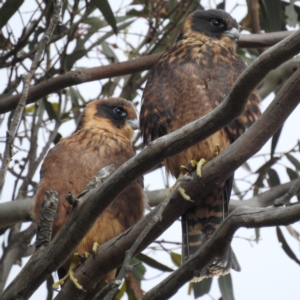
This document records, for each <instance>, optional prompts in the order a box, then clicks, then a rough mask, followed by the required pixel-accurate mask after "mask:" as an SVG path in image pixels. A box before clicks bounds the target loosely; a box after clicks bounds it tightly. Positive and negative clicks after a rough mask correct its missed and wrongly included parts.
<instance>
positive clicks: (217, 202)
mask: <svg viewBox="0 0 300 300" xmlns="http://www.w3.org/2000/svg"><path fill="white" fill-rule="evenodd" d="M231 186H232V178H230V179H229V180H228V181H227V182H226V184H224V185H222V186H220V187H219V188H218V189H216V190H215V191H214V192H213V193H212V194H210V195H208V196H207V197H206V198H205V199H203V201H202V204H201V205H200V206H197V207H193V208H191V209H189V210H187V211H186V212H185V213H184V214H183V215H182V217H181V224H182V261H183V262H185V261H187V260H188V259H189V258H190V257H192V256H193V255H195V253H196V252H197V251H198V250H199V249H200V248H201V246H202V245H203V244H204V243H205V242H206V241H207V240H208V239H209V238H210V237H211V235H212V234H213V232H214V231H215V230H216V228H217V227H218V226H219V224H220V223H221V222H222V220H223V218H224V217H225V216H226V215H227V208H228V202H229V197H230V191H231ZM231 269H234V270H236V271H240V270H241V268H240V265H239V263H238V261H237V258H236V256H235V254H234V252H233V250H232V249H231V247H230V248H229V249H228V250H227V251H226V252H225V254H224V255H222V256H219V257H215V258H214V259H213V260H212V261H211V262H209V263H208V264H207V265H206V266H205V267H204V268H203V269H202V270H200V272H199V273H200V276H199V277H196V278H194V279H193V281H200V280H202V279H203V278H206V277H212V276H216V275H225V274H227V273H229V272H230V270H231Z"/></svg>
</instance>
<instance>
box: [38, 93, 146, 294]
mask: <svg viewBox="0 0 300 300" xmlns="http://www.w3.org/2000/svg"><path fill="white" fill-rule="evenodd" d="M137 128H138V120H137V114H136V112H135V109H134V107H133V105H132V103H131V102H129V101H127V100H125V99H121V98H110V99H108V100H103V99H100V100H95V101H93V102H91V103H89V104H88V105H87V107H86V109H85V110H84V112H83V114H82V117H81V120H80V122H79V124H78V127H77V129H76V131H75V132H74V133H73V134H72V135H71V136H69V137H67V138H64V139H62V140H60V141H59V143H58V144H57V145H56V146H55V147H54V148H52V149H51V150H50V151H49V153H48V155H47V156H46V158H45V160H44V163H43V165H42V168H41V172H40V175H41V181H40V184H39V188H38V191H37V194H36V200H35V205H34V212H33V215H34V217H35V218H36V219H37V217H38V216H39V211H40V209H41V203H42V200H43V197H44V194H45V192H46V191H47V190H54V191H56V192H57V193H58V195H59V200H58V207H57V212H56V214H55V217H54V222H53V231H52V237H54V236H55V235H56V234H57V232H58V231H59V230H60V228H61V227H62V226H63V224H64V223H65V222H66V220H67V218H68V217H69V214H70V212H71V210H72V205H71V204H70V203H69V202H68V201H67V200H66V195H67V194H68V193H69V192H71V193H72V194H73V195H74V196H75V197H77V196H78V195H79V194H80V193H81V192H82V191H83V190H84V188H85V186H86V185H87V184H88V183H89V182H90V180H91V179H92V178H93V177H94V176H95V175H96V173H97V172H98V171H100V169H102V168H103V167H105V166H108V165H112V164H113V165H114V168H115V169H117V168H118V167H119V166H121V165H122V164H123V163H124V162H126V161H127V160H128V159H129V158H131V157H133V156H134V154H135V153H134V150H133V148H132V145H131V139H132V136H133V129H137ZM99 201H101V199H99ZM143 213H144V193H143V188H142V186H141V181H140V180H139V182H133V183H132V184H131V185H129V186H128V188H127V189H126V190H125V191H124V192H123V193H122V194H121V195H120V196H118V198H116V199H115V200H114V201H113V202H112V203H111V204H110V205H109V206H108V207H107V208H106V209H105V211H104V212H103V213H102V214H101V215H100V216H99V217H98V219H97V220H96V222H95V224H94V225H93V227H92V228H91V229H90V231H89V232H88V234H87V235H86V236H85V237H84V239H83V240H82V241H81V242H80V244H79V246H78V247H77V249H76V253H78V254H82V253H85V252H89V253H90V252H92V248H93V246H94V243H98V244H99V245H101V244H103V243H105V242H106V241H108V240H110V239H112V238H113V237H115V236H117V235H119V234H121V233H122V232H123V231H125V230H126V229H127V228H129V227H131V226H133V225H134V224H135V223H136V222H137V221H138V220H140V219H141V218H142V216H143ZM76 262H78V255H74V256H72V257H71V258H70V259H69V260H68V261H67V262H66V263H65V264H64V265H63V268H64V270H65V271H66V272H68V269H69V274H68V275H70V278H71V280H72V281H73V282H74V284H75V285H76V286H77V287H78V288H79V289H80V288H82V286H81V285H80V284H79V283H78V282H77V280H76V278H75V277H74V276H73V273H74V270H75V269H76V268H77V266H78V265H77V264H76ZM114 276H115V271H112V272H110V273H109V274H107V275H106V276H105V278H103V279H102V280H101V281H100V283H99V284H98V286H97V288H96V289H97V290H99V289H101V287H102V286H103V285H104V282H105V281H110V280H111V279H113V278H114ZM65 280H66V278H64V279H63V280H61V281H59V282H58V283H57V284H55V288H58V286H59V284H63V283H64V281H65Z"/></svg>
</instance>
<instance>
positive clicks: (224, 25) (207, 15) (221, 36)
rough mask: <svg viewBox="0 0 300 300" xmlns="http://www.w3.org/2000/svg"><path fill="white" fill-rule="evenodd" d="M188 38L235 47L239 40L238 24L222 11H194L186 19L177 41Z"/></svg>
mask: <svg viewBox="0 0 300 300" xmlns="http://www.w3.org/2000/svg"><path fill="white" fill-rule="evenodd" d="M190 37H192V38H194V39H200V40H203V39H204V40H205V39H216V40H222V41H223V42H225V43H226V44H228V45H229V46H232V45H234V46H235V42H236V41H237V40H238V39H239V30H238V23H237V21H236V20H235V19H234V18H232V17H231V15H230V14H228V13H227V12H225V11H224V10H220V9H209V10H196V11H194V12H193V13H191V14H190V15H189V16H188V17H187V19H186V21H185V22H184V24H183V27H182V29H181V32H180V34H179V37H178V40H181V39H186V38H190Z"/></svg>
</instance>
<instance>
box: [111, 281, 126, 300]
mask: <svg viewBox="0 0 300 300" xmlns="http://www.w3.org/2000/svg"><path fill="white" fill-rule="evenodd" d="M126 289H127V286H126V281H124V282H123V284H122V286H121V288H120V289H119V290H118V292H117V294H116V295H115V298H114V299H115V300H121V298H122V297H123V296H124V294H125V291H126Z"/></svg>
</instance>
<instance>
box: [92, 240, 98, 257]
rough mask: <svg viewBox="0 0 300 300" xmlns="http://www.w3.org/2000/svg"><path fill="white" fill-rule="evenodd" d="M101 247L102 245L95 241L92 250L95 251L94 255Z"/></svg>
mask: <svg viewBox="0 0 300 300" xmlns="http://www.w3.org/2000/svg"><path fill="white" fill-rule="evenodd" d="M99 247H100V245H99V244H98V243H97V242H95V243H94V245H93V250H92V251H93V256H95V255H96V252H97V250H98V248H99Z"/></svg>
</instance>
